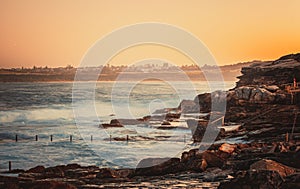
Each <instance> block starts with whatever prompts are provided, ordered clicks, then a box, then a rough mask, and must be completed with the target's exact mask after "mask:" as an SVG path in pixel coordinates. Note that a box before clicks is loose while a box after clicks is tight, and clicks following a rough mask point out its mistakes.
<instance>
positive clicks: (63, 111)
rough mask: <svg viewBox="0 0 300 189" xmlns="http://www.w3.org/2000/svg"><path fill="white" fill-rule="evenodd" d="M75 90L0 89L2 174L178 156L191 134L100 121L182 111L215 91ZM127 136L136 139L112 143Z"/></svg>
mask: <svg viewBox="0 0 300 189" xmlns="http://www.w3.org/2000/svg"><path fill="white" fill-rule="evenodd" d="M78 85H80V86H81V87H80V90H79V91H78V88H77V89H76V90H77V91H75V92H74V88H73V83H72V82H60V83H51V82H49V83H1V85H0V171H5V170H7V169H8V162H9V161H11V162H12V168H13V169H28V168H31V167H34V166H37V165H43V166H45V167H48V166H55V165H60V164H70V163H78V164H80V165H97V166H102V167H113V168H120V167H127V168H134V167H136V165H137V163H138V162H139V161H140V160H141V159H143V158H148V157H175V156H180V154H181V153H182V151H183V150H185V149H186V148H187V147H188V146H189V145H191V142H190V140H191V131H190V130H188V129H176V130H159V129H156V128H153V127H150V126H149V125H126V127H125V128H109V129H105V130H104V129H101V128H99V123H109V121H110V120H111V119H115V118H139V117H143V116H146V115H151V114H152V113H153V112H154V111H155V110H157V109H161V108H167V107H177V106H178V105H179V103H180V102H181V100H183V99H190V100H192V99H194V97H195V95H196V94H199V93H203V92H210V88H209V86H208V85H207V83H206V82H193V83H189V84H187V83H184V82H172V83H166V82H163V81H145V82H140V83H137V84H136V83H131V82H118V83H114V82H97V83H92V82H81V83H79V84H78ZM218 86H219V88H223V89H230V88H233V87H234V86H235V83H234V82H225V86H223V84H221V83H214V89H217V88H218ZM91 88H92V89H93V90H92V91H89V89H91ZM91 92H92V93H93V94H91ZM91 95H92V96H91ZM74 109H76V110H74ZM77 110H78V111H77ZM76 112H77V114H76ZM78 112H79V114H78ZM95 115H97V116H96V117H95ZM186 116H187V117H188V115H186ZM182 118H183V120H184V115H183V117H182ZM177 124H184V121H183V122H178V123H177ZM36 135H37V137H38V138H37V139H38V140H37V141H36ZM51 135H52V141H51ZM127 135H128V136H129V137H130V138H132V139H134V140H129V141H122V140H120V141H119V140H112V141H111V140H110V137H112V138H126V137H127ZM16 137H17V141H16ZM70 138H72V139H71V140H70ZM153 138H155V140H152V139H153Z"/></svg>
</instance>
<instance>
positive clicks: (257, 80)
mask: <svg viewBox="0 0 300 189" xmlns="http://www.w3.org/2000/svg"><path fill="white" fill-rule="evenodd" d="M299 57H300V53H298V54H290V55H286V56H283V57H281V58H279V59H278V60H275V61H266V62H257V63H254V64H252V65H250V66H249V67H244V68H242V70H241V72H242V74H243V75H242V76H240V77H238V78H239V79H240V80H239V82H237V87H241V86H247V85H277V86H281V85H283V84H286V83H292V82H293V78H294V77H295V78H296V79H297V81H300V75H299V72H300V59H299Z"/></svg>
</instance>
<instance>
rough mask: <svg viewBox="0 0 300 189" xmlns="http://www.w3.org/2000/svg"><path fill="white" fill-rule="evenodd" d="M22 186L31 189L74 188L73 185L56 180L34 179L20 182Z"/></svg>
mask: <svg viewBox="0 0 300 189" xmlns="http://www.w3.org/2000/svg"><path fill="white" fill-rule="evenodd" d="M22 188H31V189H40V188H49V189H62V188H63V189H76V187H75V186H74V185H71V184H68V183H65V182H58V181H34V182H27V183H25V184H22Z"/></svg>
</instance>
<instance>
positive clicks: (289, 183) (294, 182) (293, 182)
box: [280, 173, 300, 189]
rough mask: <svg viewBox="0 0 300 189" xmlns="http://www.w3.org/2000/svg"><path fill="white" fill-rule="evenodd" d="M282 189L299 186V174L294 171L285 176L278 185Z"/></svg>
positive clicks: (292, 188)
mask: <svg viewBox="0 0 300 189" xmlns="http://www.w3.org/2000/svg"><path fill="white" fill-rule="evenodd" d="M280 188H282V189H295V188H300V174H299V173H296V174H293V175H289V176H287V177H285V179H284V182H283V183H282V184H281V185H280Z"/></svg>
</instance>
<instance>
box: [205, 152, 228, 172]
mask: <svg viewBox="0 0 300 189" xmlns="http://www.w3.org/2000/svg"><path fill="white" fill-rule="evenodd" d="M202 158H203V159H204V160H205V161H206V162H207V165H208V167H219V168H222V167H223V165H224V163H225V161H224V159H222V158H220V157H219V156H217V154H216V153H213V152H210V151H205V152H203V153H202Z"/></svg>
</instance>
